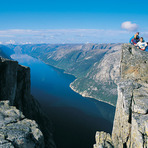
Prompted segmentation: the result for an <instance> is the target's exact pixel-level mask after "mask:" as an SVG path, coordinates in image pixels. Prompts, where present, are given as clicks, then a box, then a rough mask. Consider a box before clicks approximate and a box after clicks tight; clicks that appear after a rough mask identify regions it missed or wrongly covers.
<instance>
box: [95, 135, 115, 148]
mask: <svg viewBox="0 0 148 148" xmlns="http://www.w3.org/2000/svg"><path fill="white" fill-rule="evenodd" d="M95 139H96V144H94V148H103V147H105V148H113V145H112V139H111V136H110V134H108V133H105V132H96V137H95Z"/></svg>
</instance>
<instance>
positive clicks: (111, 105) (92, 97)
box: [69, 79, 116, 107]
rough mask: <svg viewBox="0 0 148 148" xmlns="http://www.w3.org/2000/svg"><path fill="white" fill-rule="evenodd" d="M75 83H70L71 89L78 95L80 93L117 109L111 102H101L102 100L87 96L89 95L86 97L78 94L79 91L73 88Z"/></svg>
mask: <svg viewBox="0 0 148 148" xmlns="http://www.w3.org/2000/svg"><path fill="white" fill-rule="evenodd" d="M75 80H76V79H75ZM75 80H74V81H75ZM74 81H73V82H74ZM73 82H71V83H70V85H69V87H70V88H71V89H72V90H73V91H74V92H76V93H78V94H79V95H81V96H82V97H84V98H90V99H94V100H96V101H100V102H103V103H106V104H109V105H111V106H113V107H116V106H115V105H113V104H112V103H109V102H107V101H103V100H101V99H96V98H94V97H92V96H87V95H86V96H84V95H83V94H82V93H80V92H78V90H76V89H74V88H73V87H72V86H71V85H72V83H73Z"/></svg>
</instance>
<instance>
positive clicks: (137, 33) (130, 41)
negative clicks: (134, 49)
mask: <svg viewBox="0 0 148 148" xmlns="http://www.w3.org/2000/svg"><path fill="white" fill-rule="evenodd" d="M135 35H137V39H140V37H139V32H136V34H135ZM135 35H133V36H132V37H131V38H130V40H129V43H131V44H132V39H134V37H135Z"/></svg>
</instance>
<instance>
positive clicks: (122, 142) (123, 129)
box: [96, 44, 148, 148]
mask: <svg viewBox="0 0 148 148" xmlns="http://www.w3.org/2000/svg"><path fill="white" fill-rule="evenodd" d="M120 72H121V78H122V79H121V81H120V83H118V101H117V105H116V113H115V118H114V124H113V131H112V137H111V142H110V143H112V145H113V147H115V148H125V147H126V148H147V147H148V53H147V52H144V51H141V50H139V49H137V48H135V47H134V46H132V45H130V44H124V45H123V46H122V53H121V62H120ZM100 144H101V146H102V147H105V146H104V145H102V142H101V141H99V143H96V145H100Z"/></svg>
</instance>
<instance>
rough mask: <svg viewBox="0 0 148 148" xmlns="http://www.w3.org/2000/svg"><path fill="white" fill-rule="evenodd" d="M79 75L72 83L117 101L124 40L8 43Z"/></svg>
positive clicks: (88, 93)
mask: <svg viewBox="0 0 148 148" xmlns="http://www.w3.org/2000/svg"><path fill="white" fill-rule="evenodd" d="M7 48H9V49H10V51H11V52H12V51H15V53H22V54H28V55H31V56H33V57H35V58H38V59H40V60H41V61H43V62H45V63H47V64H49V65H51V66H54V67H57V68H60V69H63V70H64V71H65V73H68V74H72V75H74V76H75V77H76V79H75V81H74V82H72V83H71V84H70V87H71V88H72V89H73V90H74V91H76V92H77V93H79V94H81V95H82V96H84V97H91V98H95V99H97V100H100V101H103V102H107V103H109V104H112V105H114V106H115V105H116V101H117V90H116V89H117V86H116V84H117V82H118V80H119V77H120V76H119V63H120V51H121V44H33V45H31V44H29V45H7Z"/></svg>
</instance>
